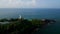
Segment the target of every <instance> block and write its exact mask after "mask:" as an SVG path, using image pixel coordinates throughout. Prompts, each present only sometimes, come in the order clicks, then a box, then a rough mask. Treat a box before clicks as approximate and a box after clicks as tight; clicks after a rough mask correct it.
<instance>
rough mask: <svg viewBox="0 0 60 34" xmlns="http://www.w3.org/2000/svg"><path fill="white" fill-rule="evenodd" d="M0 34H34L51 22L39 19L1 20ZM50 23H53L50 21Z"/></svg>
mask: <svg viewBox="0 0 60 34" xmlns="http://www.w3.org/2000/svg"><path fill="white" fill-rule="evenodd" d="M6 21H8V22H9V23H6V24H1V23H0V34H34V33H35V31H37V30H36V29H37V28H42V27H43V26H45V25H46V24H48V23H50V22H51V20H45V21H42V20H40V19H31V20H29V19H23V18H21V19H18V18H17V19H13V18H11V19H9V20H8V19H1V20H0V22H2V23H3V22H6ZM52 22H55V21H54V20H52Z"/></svg>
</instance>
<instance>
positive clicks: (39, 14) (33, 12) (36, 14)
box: [0, 8, 60, 34]
mask: <svg viewBox="0 0 60 34" xmlns="http://www.w3.org/2000/svg"><path fill="white" fill-rule="evenodd" d="M19 15H21V16H22V17H24V18H26V19H32V18H35V19H55V20H56V23H54V24H51V25H48V27H46V28H44V29H42V30H41V32H42V33H43V34H60V9H47V8H44V9H41V8H30V9H28V8H25V9H22V8H21V9H19V8H17V9H0V18H18V17H19ZM37 33H38V34H40V32H37Z"/></svg>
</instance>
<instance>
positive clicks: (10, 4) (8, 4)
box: [0, 0, 60, 8]
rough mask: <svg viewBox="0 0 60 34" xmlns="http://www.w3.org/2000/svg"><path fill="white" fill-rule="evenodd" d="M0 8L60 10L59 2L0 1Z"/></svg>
mask: <svg viewBox="0 0 60 34" xmlns="http://www.w3.org/2000/svg"><path fill="white" fill-rule="evenodd" d="M0 8H60V0H0Z"/></svg>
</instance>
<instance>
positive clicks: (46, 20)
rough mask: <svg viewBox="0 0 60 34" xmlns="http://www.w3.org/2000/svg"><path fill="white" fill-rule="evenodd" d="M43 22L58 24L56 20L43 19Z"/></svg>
mask: <svg viewBox="0 0 60 34" xmlns="http://www.w3.org/2000/svg"><path fill="white" fill-rule="evenodd" d="M42 22H45V23H53V22H56V21H55V20H50V19H42Z"/></svg>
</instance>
